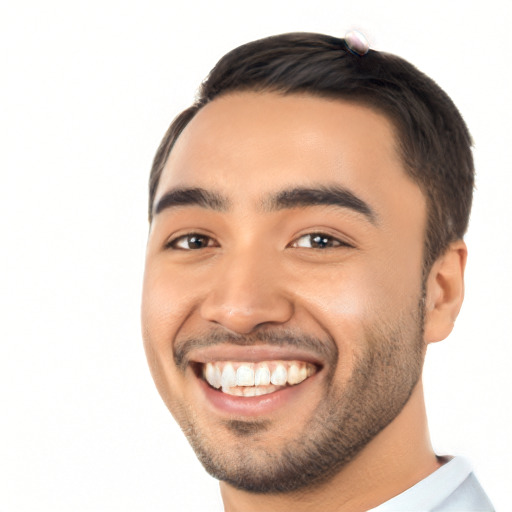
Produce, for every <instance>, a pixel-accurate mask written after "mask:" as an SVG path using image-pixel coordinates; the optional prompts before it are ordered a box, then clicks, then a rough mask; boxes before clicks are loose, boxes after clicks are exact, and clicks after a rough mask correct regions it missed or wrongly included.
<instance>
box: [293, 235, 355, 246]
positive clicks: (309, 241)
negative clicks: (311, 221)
mask: <svg viewBox="0 0 512 512" xmlns="http://www.w3.org/2000/svg"><path fill="white" fill-rule="evenodd" d="M290 245H291V247H301V248H306V249H332V248H336V247H351V246H350V245H349V244H347V243H345V242H342V241H341V240H338V239H337V238H334V237H333V236H330V235H326V234H325V233H308V234H307V235H302V236H301V237H299V238H297V239H296V240H294V241H293V242H292V243H291V244H290Z"/></svg>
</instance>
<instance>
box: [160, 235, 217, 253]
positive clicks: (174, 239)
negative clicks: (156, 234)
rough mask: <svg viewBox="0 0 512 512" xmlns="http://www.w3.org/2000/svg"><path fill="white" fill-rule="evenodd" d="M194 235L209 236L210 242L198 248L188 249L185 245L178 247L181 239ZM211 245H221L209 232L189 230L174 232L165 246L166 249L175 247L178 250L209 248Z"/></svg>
mask: <svg viewBox="0 0 512 512" xmlns="http://www.w3.org/2000/svg"><path fill="white" fill-rule="evenodd" d="M193 236H196V237H202V238H207V239H208V244H207V245H206V246H205V247H202V248H197V249H190V248H187V249H186V248H184V247H177V246H176V244H177V243H178V242H179V241H180V240H182V239H186V238H188V237H193ZM210 242H213V243H212V244H210ZM209 247H219V244H218V242H217V241H216V240H215V238H214V237H213V236H212V235H209V234H206V233H202V232H201V231H188V232H186V233H179V234H174V235H172V236H171V237H170V238H168V239H167V241H166V242H165V244H164V248H165V249H173V250H176V251H198V250H201V249H206V248H209Z"/></svg>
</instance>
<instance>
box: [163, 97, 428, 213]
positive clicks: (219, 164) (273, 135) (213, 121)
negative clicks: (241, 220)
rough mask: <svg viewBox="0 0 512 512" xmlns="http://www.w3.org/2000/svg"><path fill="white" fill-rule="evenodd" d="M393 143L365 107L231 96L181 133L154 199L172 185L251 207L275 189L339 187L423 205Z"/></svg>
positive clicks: (384, 122)
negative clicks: (218, 194)
mask: <svg viewBox="0 0 512 512" xmlns="http://www.w3.org/2000/svg"><path fill="white" fill-rule="evenodd" d="M396 146H397V144H396V136H395V131H394V127H393V125H392V123H391V122H390V121H389V120H388V119H387V118H386V117H385V116H384V115H383V114H381V113H379V112H377V111H375V110H373V109H371V108H369V107H366V106H363V105H360V104H356V103H353V102H348V101H340V100H330V99H325V98H318V97H314V96H310V95H298V94H291V95H281V94H278V93H269V92H265V93H257V92H243V93H234V94H229V95H226V96H222V97H220V98H217V99H215V100H214V101H212V102H211V103H209V104H208V105H206V106H205V107H203V108H202V109H201V110H200V111H199V112H198V113H197V115H196V116H195V117H194V118H193V119H192V121H191V122H190V123H189V124H188V125H187V127H186V128H185V129H184V131H183V132H182V134H181V135H180V137H179V139H178V140H177V142H176V144H175V146H174V148H173V150H172V152H171V154H170V156H169V159H168V161H167V163H166V165H165V168H164V171H163V173H162V177H161V179H160V183H159V187H158V190H157V194H156V199H157V200H158V197H159V196H161V195H162V194H163V193H164V192H165V191H166V190H169V189H171V188H176V187H202V188H206V189H213V190H216V191H221V192H222V193H223V195H226V196H229V197H230V198H232V199H233V201H234V202H235V203H236V201H239V203H240V204H242V203H244V204H246V203H247V202H251V201H252V200H254V201H257V200H260V199H261V198H262V197H263V196H264V195H265V194H266V193H267V192H269V191H273V190H279V189H284V188H289V187H291V186H305V187H307V186H318V185H322V184H331V185H332V184H334V185H341V186H343V187H346V188H348V189H350V190H351V191H353V192H354V193H356V194H357V195H358V196H360V197H362V198H363V199H364V198H367V199H369V200H371V198H372V196H375V197H376V196H379V195H380V196H381V200H382V201H384V202H385V201H386V200H387V201H389V202H392V201H397V200H400V198H401V201H405V202H407V198H408V197H409V198H410V200H411V201H413V202H416V203H417V202H418V201H419V202H420V203H421V204H423V202H424V201H423V196H422V194H421V192H420V190H419V188H418V187H417V186H416V184H415V183H413V182H412V180H411V179H410V178H409V177H408V176H407V174H406V173H405V171H404V169H403V165H402V162H401V159H400V156H399V153H398V151H397V148H396ZM404 194H405V197H404ZM375 197H374V199H375Z"/></svg>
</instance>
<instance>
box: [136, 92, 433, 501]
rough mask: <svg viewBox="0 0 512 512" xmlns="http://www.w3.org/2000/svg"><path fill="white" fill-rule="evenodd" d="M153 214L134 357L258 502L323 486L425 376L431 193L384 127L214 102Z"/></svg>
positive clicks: (270, 100) (345, 107)
mask: <svg viewBox="0 0 512 512" xmlns="http://www.w3.org/2000/svg"><path fill="white" fill-rule="evenodd" d="M155 206H156V209H157V211H158V213H156V214H155V216H154V220H153V222H152V224H151V230H150V235H149V242H148V248H147V259H146V269H145V277H144V291H143V303H142V323H143V334H144V341H145V348H146V353H147V357H148V361H149V365H150V368H151V371H152V374H153V378H154V380H155V382H156V385H157V387H158V389H159V392H160V394H161V396H162V398H163V399H164V401H165V402H166V404H167V406H168V407H169V409H170V411H171V412H172V413H173V415H174V417H175V418H176V420H177V421H178V423H179V424H180V425H181V427H182V428H183V430H184V432H185V434H186V435H187V437H188V438H189V441H190V442H191V444H192V446H193V448H194V449H195V451H196V453H197V455H198V457H199V458H200V460H201V461H202V462H203V464H204V465H205V467H206V468H207V470H208V471H210V472H211V473H212V474H213V475H214V476H216V477H217V478H219V479H221V480H225V481H227V482H229V483H231V484H232V485H234V486H236V487H239V488H242V489H247V490H252V491H255V492H279V491H289V490H294V489H298V488H301V487H305V486H308V485H313V484H314V483H317V482H320V481H322V480H325V479H327V478H329V477H330V476H332V475H333V474H335V473H336V472H338V471H339V470H340V469H341V468H342V467H343V465H344V464H346V463H347V462H348V461H349V460H351V459H352V458H353V457H354V456H355V455H356V454H357V453H358V452H359V451H360V450H362V449H364V447H365V446H366V445H367V443H368V442H369V441H370V440H371V439H372V438H373V437H375V436H376V435H377V434H378V433H379V432H380V431H381V430H382V429H383V428H385V427H386V426H387V425H388V424H389V423H390V422H391V421H392V420H393V419H394V418H395V417H396V416H397V414H399V413H400V411H401V410H402V407H403V406H404V404H405V403H406V402H407V400H408V398H409V396H410V394H411V392H412V390H413V388H414V386H415V384H416V383H417V381H418V379H419V377H420V374H421V367H422V362H423V355H424V343H423V331H422V325H423V309H422V303H423V301H422V299H423V291H422V287H423V286H422V280H421V275H422V272H421V270H422V255H423V241H424V228H425V219H426V212H425V200H424V197H423V195H422V193H421V192H420V190H419V188H418V187H417V186H416V185H415V184H414V183H413V182H412V181H411V180H410V179H409V178H408V177H407V175H406V174H405V172H404V170H403V167H402V163H401V161H400V158H399V156H398V154H397V151H396V149H395V139H394V132H393V128H392V126H391V124H390V123H389V122H388V120H387V119H386V118H385V117H384V116H382V115H380V114H378V113H376V112H374V111H373V110H370V109H368V108H366V107H363V106H359V105H355V104H352V103H348V102H342V101H334V100H333V101H330V100H327V99H320V98H315V97H311V96H302V95H289V96H282V95H278V94H275V93H252V92H251V93H250V92H247V93H239V94H231V95H227V96H224V97H221V98H219V99H216V100H214V101H213V102H212V103H210V104H208V105H207V106H206V107H204V108H203V109H202V110H201V111H200V112H199V113H198V114H197V115H196V117H195V118H194V119H193V120H192V121H191V122H190V124H189V125H188V126H187V127H186V129H185V130H184V132H183V133H182V135H181V136H180V138H179V140H178V141H177V143H176V145H175V147H174V148H173V150H172V152H171V155H170V157H169V160H168V162H167V164H166V166H165V169H164V172H163V174H162V177H161V180H160V183H159V186H158V190H157V194H156V200H155Z"/></svg>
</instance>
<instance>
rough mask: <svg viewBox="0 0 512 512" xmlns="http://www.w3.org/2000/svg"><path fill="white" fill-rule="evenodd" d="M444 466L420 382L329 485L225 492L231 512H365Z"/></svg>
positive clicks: (225, 487) (223, 489) (223, 485)
mask: <svg viewBox="0 0 512 512" xmlns="http://www.w3.org/2000/svg"><path fill="white" fill-rule="evenodd" d="M440 466H441V463H440V462H439V461H438V459H437V458H436V455H435V454H434V452H433V450H432V445H431V443H430V436H429V432H428V425H427V417H426V412H425V404H424V398H423V386H422V383H421V380H420V382H418V384H417V385H416V387H415V388H414V390H413V393H412V395H411V397H410V399H409V401H408V402H407V404H406V405H405V407H404V408H403V410H402V411H401V412H400V414H399V415H398V416H397V417H396V418H395V419H394V420H393V421H392V422H391V423H390V424H389V425H388V426H387V427H386V428H385V429H384V430H382V431H381V432H380V433H379V434H378V435H377V436H376V437H375V438H374V439H372V441H370V442H369V443H368V444H367V445H366V447H365V448H364V449H363V450H361V452H360V453H359V454H358V455H357V456H356V457H355V458H354V459H353V460H352V461H351V462H349V463H348V464H347V465H346V466H345V467H344V468H343V469H342V470H341V471H340V472H339V473H338V474H337V475H336V476H335V477H334V478H333V479H331V480H329V481H328V482H327V483H325V484H322V485H321V486H318V487H315V488H313V489H308V490H305V491H300V492H296V493H289V494H279V495H264V494H253V493H249V492H246V491H242V490H239V489H235V488H234V487H232V486H230V485H228V484H226V483H225V482H221V484H220V488H221V493H222V500H223V502H224V507H225V512H256V511H260V510H273V511H275V512H281V511H283V512H284V511H286V512H287V511H289V510H294V511H295V512H303V511H310V510H322V511H324V512H364V511H365V510H368V509H369V508H373V507H376V506H377V505H380V504H381V503H384V502H385V501H387V500H389V499H390V498H392V497H393V496H396V495H397V494H400V493H401V492H403V491H405V490H406V489H408V488H410V487H412V486H413V485H414V484H416V483H417V482H419V481H420V480H422V479H423V478H425V477H426V476H428V475H429V474H431V473H433V472H434V471H435V470H436V469H438V468H439V467H440Z"/></svg>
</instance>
